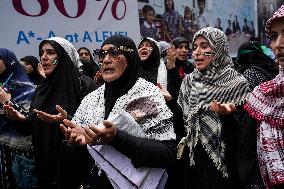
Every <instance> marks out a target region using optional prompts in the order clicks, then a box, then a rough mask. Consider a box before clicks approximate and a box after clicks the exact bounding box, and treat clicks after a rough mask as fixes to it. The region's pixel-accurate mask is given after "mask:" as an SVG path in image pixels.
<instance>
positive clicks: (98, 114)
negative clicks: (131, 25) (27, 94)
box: [61, 35, 176, 189]
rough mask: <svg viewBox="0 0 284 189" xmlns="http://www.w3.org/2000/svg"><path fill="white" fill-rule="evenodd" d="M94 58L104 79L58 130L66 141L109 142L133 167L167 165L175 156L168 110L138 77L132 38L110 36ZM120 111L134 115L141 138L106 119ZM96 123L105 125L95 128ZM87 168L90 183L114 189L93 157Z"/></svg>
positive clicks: (151, 86) (154, 90)
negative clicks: (99, 64) (99, 60)
mask: <svg viewBox="0 0 284 189" xmlns="http://www.w3.org/2000/svg"><path fill="white" fill-rule="evenodd" d="M99 56H100V58H101V59H102V69H101V70H102V76H103V78H104V80H105V81H106V82H105V84H104V85H102V86H101V87H100V88H99V89H97V90H96V91H94V92H93V93H90V94H89V95H88V96H86V97H85V98H84V99H83V101H82V103H81V105H80V106H79V108H78V109H77V111H76V113H75V115H74V117H73V119H72V121H68V120H64V121H63V123H64V125H63V124H62V125H61V129H62V132H63V133H65V136H66V137H67V139H68V140H69V142H71V143H72V142H75V143H79V144H81V145H84V144H89V145H91V146H93V145H111V146H112V147H114V148H115V149H116V150H117V151H119V152H121V153H122V154H124V155H126V156H127V157H128V158H130V160H131V162H132V164H133V165H134V167H136V168H138V167H153V168H166V169H167V168H169V167H171V166H172V165H173V164H174V162H175V156H176V142H175V137H176V136H175V134H174V129H173V123H172V113H171V111H170V110H169V109H168V107H167V105H166V103H165V100H164V97H163V96H162V93H161V92H160V91H159V89H158V88H157V87H156V86H155V85H154V84H152V83H150V82H148V81H146V80H144V79H142V78H139V65H138V58H139V57H138V51H137V48H136V45H135V43H134V41H133V40H132V39H130V38H129V37H127V36H123V35H113V36H111V37H109V38H107V39H106V40H105V41H104V43H103V44H102V47H101V50H100V51H99ZM121 111H126V112H127V113H129V114H130V115H131V116H132V117H133V118H134V119H135V121H136V122H137V123H138V124H139V128H140V129H141V128H142V130H143V133H144V134H145V135H146V137H142V136H141V135H138V134H135V133H131V132H130V131H129V130H128V131H127V130H124V129H123V128H120V127H119V126H117V125H115V124H114V123H112V121H109V120H108V119H109V118H111V117H112V116H114V115H116V114H118V113H120V112H121ZM137 111H139V112H140V113H141V114H140V115H139V116H138V117H137V116H135V115H137V114H135V112H136V113H137ZM100 123H102V124H103V125H104V128H102V129H98V128H96V125H98V124H100ZM65 126H67V128H66V127H65ZM128 127H129V125H125V128H128ZM140 134H141V133H140ZM70 167H71V168H72V164H70ZM89 168H90V170H91V172H90V183H89V187H91V188H104V189H107V188H113V186H112V184H111V182H110V180H109V179H108V177H107V176H106V174H105V172H104V170H102V169H100V168H99V167H98V165H97V164H96V160H94V161H93V165H92V166H90V167H89ZM98 172H99V174H98Z"/></svg>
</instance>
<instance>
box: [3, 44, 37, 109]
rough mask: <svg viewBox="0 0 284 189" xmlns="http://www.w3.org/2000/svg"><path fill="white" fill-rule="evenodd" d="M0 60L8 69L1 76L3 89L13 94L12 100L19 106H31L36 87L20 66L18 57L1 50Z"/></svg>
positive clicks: (8, 51)
mask: <svg viewBox="0 0 284 189" xmlns="http://www.w3.org/2000/svg"><path fill="white" fill-rule="evenodd" d="M0 59H2V60H3V62H4V64H5V67H6V69H5V70H4V72H3V73H1V74H0V83H1V85H2V88H3V89H4V90H5V91H7V92H8V93H10V94H11V96H12V100H14V101H16V102H17V103H19V104H25V103H26V102H28V103H27V104H28V105H29V104H30V101H31V98H32V96H33V94H34V90H35V85H33V84H32V82H31V81H30V79H29V78H28V75H27V74H26V72H25V70H24V69H23V67H22V66H21V65H20V64H19V62H18V60H17V58H16V55H15V54H14V53H13V52H12V51H10V50H8V49H4V48H0Z"/></svg>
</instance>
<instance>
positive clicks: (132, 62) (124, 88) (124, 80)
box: [102, 35, 139, 119]
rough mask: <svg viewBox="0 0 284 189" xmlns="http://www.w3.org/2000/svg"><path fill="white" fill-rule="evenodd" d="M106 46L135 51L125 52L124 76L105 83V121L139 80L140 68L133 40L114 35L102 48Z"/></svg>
mask: <svg viewBox="0 0 284 189" xmlns="http://www.w3.org/2000/svg"><path fill="white" fill-rule="evenodd" d="M105 44H112V45H114V46H115V47H120V46H123V47H124V48H127V49H132V50H133V51H132V52H129V51H124V52H123V55H124V56H125V57H126V61H127V67H126V69H125V71H124V72H123V74H122V76H120V77H119V78H118V79H116V80H114V81H112V82H105V93H104V96H105V119H107V118H108V116H109V113H110V112H111V110H112V108H113V106H114V104H115V102H116V100H117V99H118V98H119V97H121V96H122V95H124V94H126V93H127V92H128V91H129V90H130V89H131V88H132V87H133V86H134V84H135V83H136V81H137V80H138V78H139V67H138V52H137V48H136V45H135V43H134V41H133V40H132V39H130V38H129V37H127V36H123V35H113V36H111V37H109V38H107V39H106V40H105V41H104V43H103V44H102V47H103V46H104V45H105Z"/></svg>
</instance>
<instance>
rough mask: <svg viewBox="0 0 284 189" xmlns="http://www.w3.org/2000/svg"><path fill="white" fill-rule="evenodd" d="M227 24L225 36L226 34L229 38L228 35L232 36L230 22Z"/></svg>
mask: <svg viewBox="0 0 284 189" xmlns="http://www.w3.org/2000/svg"><path fill="white" fill-rule="evenodd" d="M227 23H228V26H227V28H226V31H225V34H226V36H230V35H232V34H233V30H232V22H231V20H230V19H229V20H228V22H227Z"/></svg>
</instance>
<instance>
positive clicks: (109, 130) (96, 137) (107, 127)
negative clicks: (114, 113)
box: [84, 120, 116, 145]
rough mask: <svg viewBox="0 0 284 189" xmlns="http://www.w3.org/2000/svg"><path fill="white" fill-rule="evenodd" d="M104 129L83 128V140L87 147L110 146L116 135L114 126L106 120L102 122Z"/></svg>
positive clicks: (94, 127)
mask: <svg viewBox="0 0 284 189" xmlns="http://www.w3.org/2000/svg"><path fill="white" fill-rule="evenodd" d="M103 125H104V127H98V126H97V125H92V126H89V127H85V128H84V129H85V133H84V135H85V139H86V143H87V144H89V145H96V144H110V143H111V141H112V140H113V139H114V137H115V135H116V126H115V125H114V124H113V123H112V122H110V121H107V120H104V121H103Z"/></svg>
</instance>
